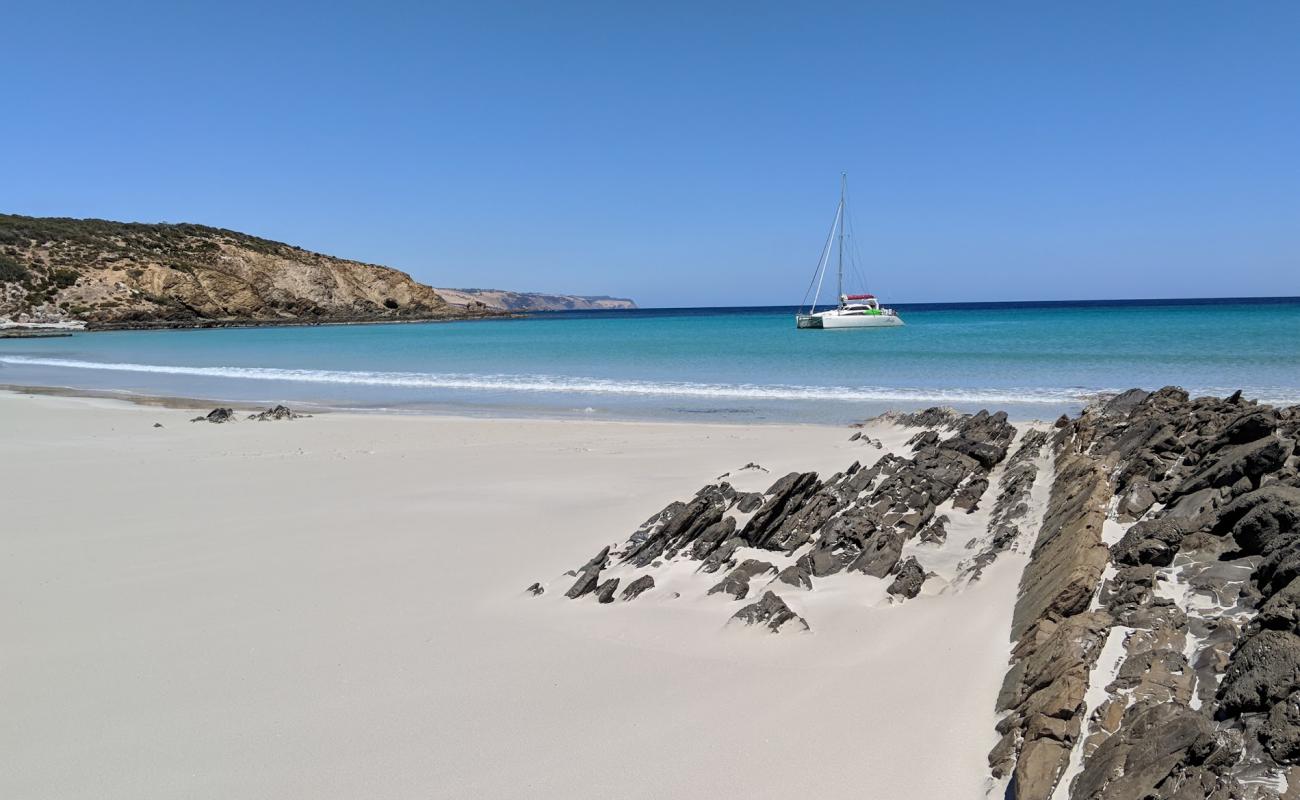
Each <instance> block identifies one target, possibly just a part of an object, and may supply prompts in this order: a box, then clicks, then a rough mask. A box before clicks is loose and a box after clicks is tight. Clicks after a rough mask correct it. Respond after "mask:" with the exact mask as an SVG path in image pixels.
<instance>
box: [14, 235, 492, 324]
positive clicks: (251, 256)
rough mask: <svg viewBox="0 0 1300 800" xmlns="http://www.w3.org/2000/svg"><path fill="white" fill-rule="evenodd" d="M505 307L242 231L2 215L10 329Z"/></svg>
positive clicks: (376, 317)
mask: <svg viewBox="0 0 1300 800" xmlns="http://www.w3.org/2000/svg"><path fill="white" fill-rule="evenodd" d="M502 313H503V312H502V311H501V310H499V309H496V308H490V307H487V306H484V305H477V306H472V307H465V306H457V305H452V304H450V303H448V302H447V301H446V300H445V299H444V298H443V297H442V296H441V295H439V294H438V292H437V291H435V290H434V289H432V288H430V287H428V286H425V285H424V284H421V283H418V282H416V281H414V280H412V279H411V276H409V275H407V274H406V273H404V272H399V271H398V270H395V269H390V268H388V267H383V266H378V265H375V264H365V263H361V262H359V261H351V260H348V259H343V258H335V257H333V256H327V255H322V254H320V253H312V252H309V251H307V250H303V249H301V248H298V247H293V246H291V245H287V244H282V243H280V242H273V241H270V240H267V239H261V238H258V237H256V236H249V235H248V234H244V233H238V232H236V231H229V230H222V229H220V228H211V227H207V226H204V225H191V224H177V225H171V224H139V223H124V222H109V221H105V220H79V219H62V218H45V217H23V216H16V215H11V214H0V321H8V322H9V323H11V324H12V323H17V324H22V325H37V326H41V325H43V326H68V327H72V326H80V325H82V324H84V325H85V326H87V327H90V328H100V329H111V328H185V327H215V326H227V325H284V324H291V325H302V324H322V323H353V322H398V321H416V320H457V319H472V318H478V317H488V316H496V315H500V314H502Z"/></svg>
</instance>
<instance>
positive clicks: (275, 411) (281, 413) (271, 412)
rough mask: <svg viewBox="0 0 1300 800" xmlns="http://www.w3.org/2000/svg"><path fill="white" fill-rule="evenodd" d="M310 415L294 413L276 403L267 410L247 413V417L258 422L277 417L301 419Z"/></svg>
mask: <svg viewBox="0 0 1300 800" xmlns="http://www.w3.org/2000/svg"><path fill="white" fill-rule="evenodd" d="M310 416H311V415H310V414H299V413H296V412H295V411H293V410H292V409H290V408H289V407H288V406H282V405H278V406H276V407H275V408H268V409H267V410H265V411H262V412H259V413H257V414H249V415H248V418H249V419H255V420H257V421H258V422H266V421H268V420H277V419H302V418H304V417H310Z"/></svg>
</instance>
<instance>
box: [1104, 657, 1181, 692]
mask: <svg viewBox="0 0 1300 800" xmlns="http://www.w3.org/2000/svg"><path fill="white" fill-rule="evenodd" d="M1192 682H1193V681H1192V670H1191V667H1190V665H1188V663H1187V658H1186V656H1184V655H1183V654H1182V653H1181V652H1177V651H1174V650H1170V649H1167V648H1157V649H1152V650H1143V651H1141V652H1130V654H1129V656H1128V658H1125V659H1124V663H1123V664H1121V665H1120V668H1119V673H1118V674H1117V675H1116V676H1115V680H1114V682H1113V683H1111V684H1110V685H1109V686H1107V687H1106V691H1108V692H1111V693H1114V692H1116V691H1118V690H1134V697H1135V698H1136V699H1139V700H1141V699H1146V698H1150V699H1154V700H1158V701H1160V702H1170V701H1173V700H1176V701H1178V702H1181V703H1187V702H1188V701H1189V700H1190V699H1191V695H1192Z"/></svg>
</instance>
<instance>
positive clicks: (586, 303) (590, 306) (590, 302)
mask: <svg viewBox="0 0 1300 800" xmlns="http://www.w3.org/2000/svg"><path fill="white" fill-rule="evenodd" d="M434 291H436V292H437V293H438V294H440V295H442V297H443V298H444V299H445V300H446V301H447V302H448V303H451V304H452V305H454V306H459V307H462V308H471V309H473V308H479V307H483V308H490V309H495V310H497V311H607V310H611V309H630V308H636V303H635V302H633V301H632V300H630V299H628V298H626V297H609V296H607V295H581V294H545V293H543V292H511V291H507V290H505V289H435V290H434Z"/></svg>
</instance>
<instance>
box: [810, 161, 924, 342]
mask: <svg viewBox="0 0 1300 800" xmlns="http://www.w3.org/2000/svg"><path fill="white" fill-rule="evenodd" d="M847 186H848V177H847V176H846V175H843V174H841V175H840V204H839V206H837V207H836V209H835V222H834V223H833V224H832V225H831V230H830V233H829V234H827V236H826V244H825V246H824V247H822V255H821V259H820V260H819V261H818V262H817V271H816V272H814V273H813V280H812V283H810V284H809V285H808V291H809V294H811V296H812V302H811V303H809V304H808V306H807V310H806V311H805V310H804V307H803V306H800V308H799V313H798V314H795V317H794V323H795V327H798V328H892V327H897V326H899V325H902V324H903V318H902V317H900V316H898V312H896V311H894V309H892V308H882V307H881V305H880V302H879V301H878V300H876V296H875V295H873V294H845V293H844V226H845V216H846V209H845V202H844V200H845V195H846V190H847ZM837 238H838V239H839V255H838V258H837V259H836V270H835V296H836V297H837V298H839V305H837V306H836V307H835V308H828V309H826V310H825V311H818V310H817V298H818V297H819V296H820V295H821V291H822V282H823V281H824V280H825V278H826V269H827V267H828V266H829V265H830V254H831V245H832V243H833V242H834V241H835V240H836V239H837ZM813 284H816V286H817V289H816V291H814V290H813ZM804 302H805V303H808V296H805V297H804Z"/></svg>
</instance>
